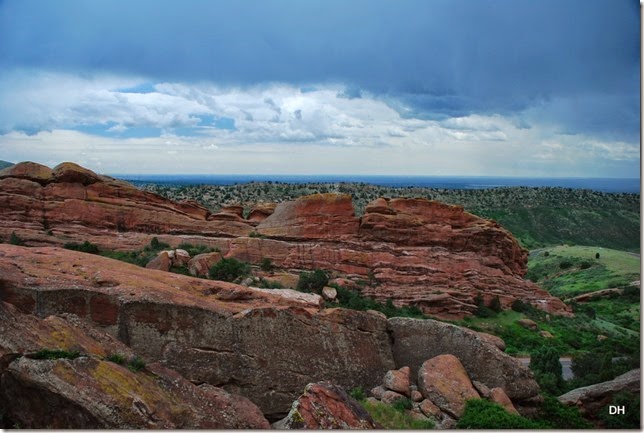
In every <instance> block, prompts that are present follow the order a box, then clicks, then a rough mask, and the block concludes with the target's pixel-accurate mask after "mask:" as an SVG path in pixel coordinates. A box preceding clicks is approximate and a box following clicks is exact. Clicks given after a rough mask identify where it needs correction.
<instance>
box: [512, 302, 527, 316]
mask: <svg viewBox="0 0 644 433" xmlns="http://www.w3.org/2000/svg"><path fill="white" fill-rule="evenodd" d="M511 308H512V311H516V312H518V313H524V312H526V311H528V310H529V309H530V305H529V304H526V303H525V302H523V301H522V300H521V299H515V300H514V302H512V306H511Z"/></svg>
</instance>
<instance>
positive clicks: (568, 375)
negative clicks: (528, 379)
mask: <svg viewBox="0 0 644 433" xmlns="http://www.w3.org/2000/svg"><path fill="white" fill-rule="evenodd" d="M517 359H519V360H520V361H521V362H522V363H523V365H525V366H526V367H527V366H528V365H530V358H528V357H525V358H524V357H522V358H517ZM559 363H560V364H561V374H562V376H563V378H564V380H569V379H572V378H573V377H574V374H572V358H570V357H569V356H564V357H561V358H559Z"/></svg>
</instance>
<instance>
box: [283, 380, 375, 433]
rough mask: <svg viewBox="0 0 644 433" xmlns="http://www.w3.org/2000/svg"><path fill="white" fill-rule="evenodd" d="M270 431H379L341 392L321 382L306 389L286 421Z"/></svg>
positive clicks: (366, 415)
mask: <svg viewBox="0 0 644 433" xmlns="http://www.w3.org/2000/svg"><path fill="white" fill-rule="evenodd" d="M273 428H276V429H289V430H290V429H308V430H321V429H324V430H329V429H342V430H348V429H351V430H366V429H376V428H381V427H380V426H379V425H378V424H377V423H376V422H375V421H374V420H373V418H371V415H369V412H367V411H366V410H365V409H364V408H363V407H362V406H361V405H360V403H358V402H357V401H356V400H355V399H353V398H352V397H351V396H349V395H348V394H347V393H346V391H345V390H343V389H342V388H340V387H338V386H336V385H333V384H332V383H330V382H328V381H323V382H319V383H310V384H308V385H306V388H304V393H303V394H302V395H301V396H300V397H298V399H297V400H296V401H295V402H293V406H292V407H291V410H290V411H289V413H288V415H287V416H286V418H284V419H282V420H280V421H278V422H276V423H274V424H273Z"/></svg>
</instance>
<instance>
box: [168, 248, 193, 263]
mask: <svg viewBox="0 0 644 433" xmlns="http://www.w3.org/2000/svg"><path fill="white" fill-rule="evenodd" d="M189 262H190V253H188V251H186V250H182V249H180V248H177V249H176V250H174V258H173V259H172V265H173V266H188V263H189Z"/></svg>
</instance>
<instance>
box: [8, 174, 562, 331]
mask: <svg viewBox="0 0 644 433" xmlns="http://www.w3.org/2000/svg"><path fill="white" fill-rule="evenodd" d="M0 216H2V218H3V225H2V227H0V236H3V237H4V238H5V239H7V238H8V237H9V236H10V235H11V233H12V232H14V231H15V232H16V233H17V234H18V235H19V236H20V237H21V238H24V239H26V240H27V244H28V245H62V244H64V243H65V242H68V241H69V240H70V239H71V240H74V241H77V242H81V241H84V240H88V241H90V242H92V243H95V244H97V245H98V246H99V247H101V248H105V249H117V250H121V251H127V250H134V249H139V248H141V247H143V246H144V245H146V244H148V243H149V242H150V240H151V238H152V236H158V237H159V239H160V240H161V241H163V242H168V243H169V244H170V245H172V246H174V247H176V246H177V245H178V244H180V243H181V242H193V243H198V244H203V245H207V246H210V247H213V248H214V247H216V248H219V250H220V251H221V254H222V256H223V257H234V258H237V259H240V260H244V261H249V262H251V263H254V264H260V263H261V261H262V260H263V259H266V258H267V259H271V261H272V263H273V264H274V265H275V266H277V267H279V268H282V269H293V270H299V269H308V270H311V269H325V270H328V271H330V272H332V273H334V274H338V276H351V277H352V278H353V279H354V280H355V279H362V280H365V281H366V280H369V281H370V284H367V285H365V286H364V287H363V288H362V289H361V291H362V292H363V295H365V296H369V297H372V298H375V299H377V300H379V301H381V302H386V301H387V300H388V299H391V300H392V301H393V302H394V304H395V305H397V306H403V305H414V306H417V307H419V308H420V309H421V310H423V311H424V312H425V313H427V314H430V315H434V316H436V317H439V318H445V319H459V318H463V317H464V316H467V315H470V314H472V313H473V312H474V311H475V310H476V308H477V306H476V302H475V298H476V296H477V295H479V294H480V295H481V296H482V297H483V299H484V301H485V302H488V303H489V302H490V301H491V300H492V299H493V298H494V297H497V296H498V297H499V300H500V301H501V304H502V306H503V307H505V308H509V306H510V305H511V303H512V302H513V301H514V300H516V299H522V300H524V301H526V302H529V303H531V304H532V305H534V306H536V307H538V308H541V309H543V310H546V311H548V312H552V313H555V314H566V313H568V307H566V306H565V305H564V304H563V302H562V301H561V300H559V299H558V298H555V297H552V296H550V295H549V294H548V293H547V292H545V291H543V290H541V289H540V288H538V287H537V286H536V285H535V284H534V283H532V282H530V281H526V280H524V279H523V278H522V276H523V274H524V273H525V271H526V258H527V252H526V251H525V250H523V249H521V248H520V247H519V245H518V243H517V242H516V240H515V239H514V238H513V237H512V236H511V235H510V234H509V233H508V232H507V231H505V230H503V229H502V228H500V227H499V226H498V225H497V224H496V223H494V222H492V221H487V220H484V219H481V218H478V217H476V216H474V215H471V214H469V213H467V212H464V211H463V209H462V208H460V207H458V206H450V205H446V204H443V203H439V202H435V201H430V200H424V199H378V200H376V201H374V202H373V203H370V204H369V205H368V206H367V209H366V213H365V215H364V216H363V217H362V218H357V217H356V216H355V213H354V209H353V206H352V203H351V197H350V196H348V195H342V194H317V195H312V196H306V197H301V198H299V199H297V200H294V201H291V202H284V203H280V204H279V205H277V206H273V205H270V204H264V205H259V206H257V208H256V209H255V210H253V211H252V212H251V214H250V215H249V217H248V219H244V217H243V213H242V208H241V207H240V206H231V207H227V208H224V209H222V210H221V211H220V212H218V213H217V214H215V215H211V214H210V212H209V211H208V210H207V209H205V208H203V207H202V206H200V205H198V204H197V203H194V202H181V203H175V202H172V201H170V200H166V199H164V198H162V197H160V196H158V195H155V194H151V193H148V192H143V191H140V190H138V189H136V188H134V187H133V186H131V185H129V184H128V183H126V182H123V181H118V180H115V179H112V178H109V177H107V176H102V175H97V174H96V173H93V172H91V171H90V170H87V169H85V168H83V167H80V166H78V165H76V164H73V163H63V164H61V165H59V166H57V167H56V168H55V169H54V170H50V169H49V168H47V167H45V166H41V165H39V164H34V163H21V164H17V165H15V166H12V167H9V168H7V169H5V170H3V171H2V172H0ZM253 233H256V234H259V235H261V236H263V237H265V238H264V239H262V238H258V237H256V236H255V237H249V235H250V234H253ZM211 258H214V256H211ZM201 259H203V257H202V258H201ZM211 264H212V263H211ZM204 265H205V261H204V260H201V261H200V262H199V264H198V265H197V266H192V267H191V272H193V273H194V274H195V275H204V274H205V273H206V272H207V270H206V269H202V268H204ZM294 272H298V271H294ZM334 276H335V275H334Z"/></svg>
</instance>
